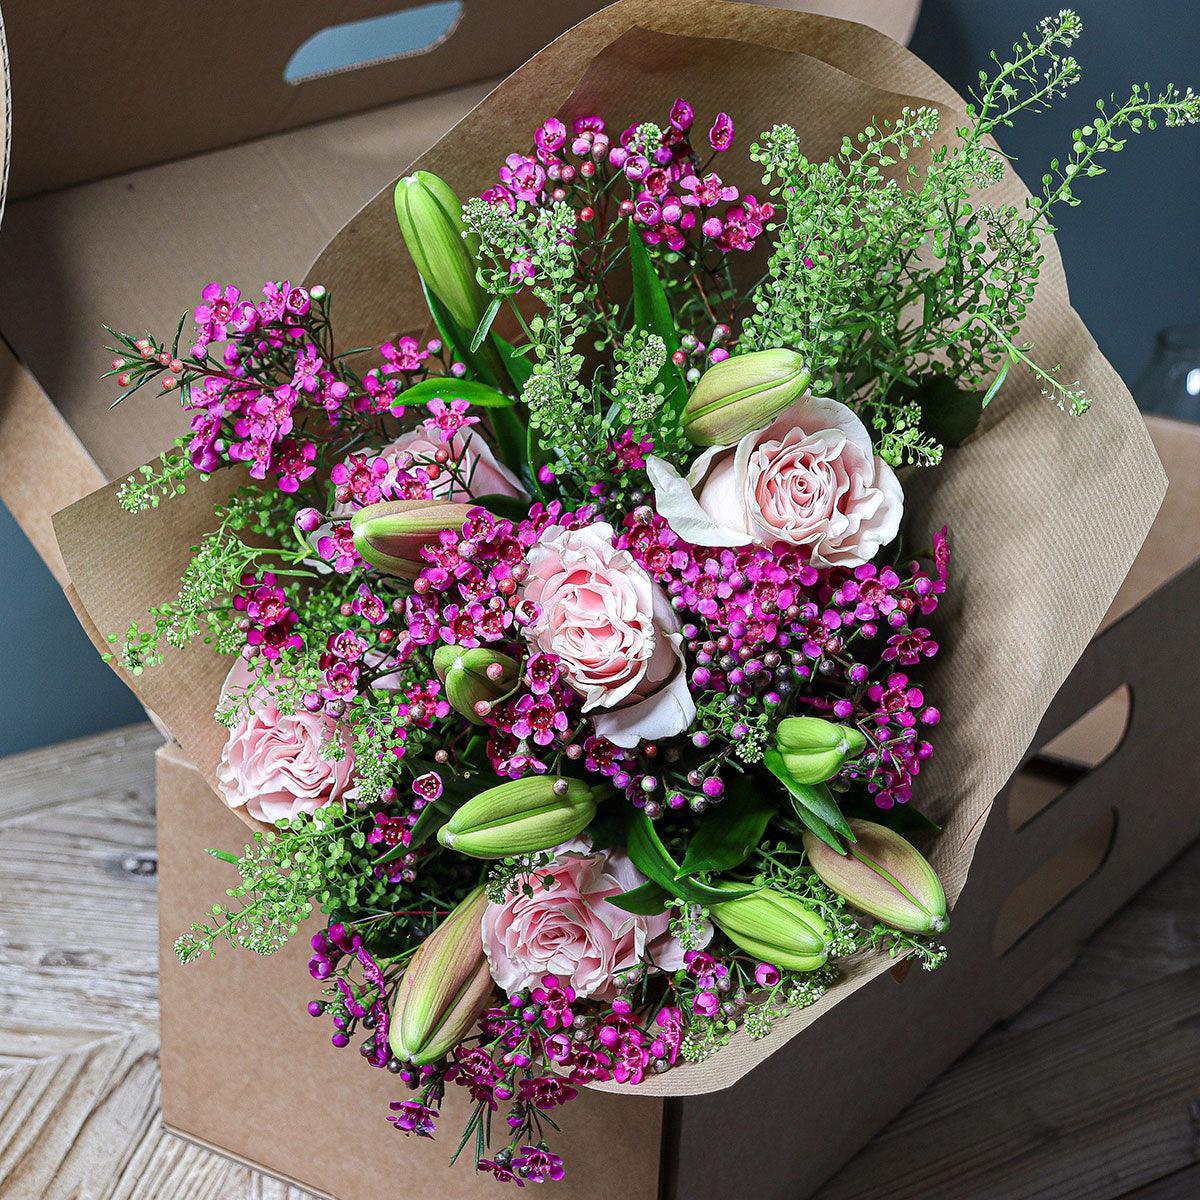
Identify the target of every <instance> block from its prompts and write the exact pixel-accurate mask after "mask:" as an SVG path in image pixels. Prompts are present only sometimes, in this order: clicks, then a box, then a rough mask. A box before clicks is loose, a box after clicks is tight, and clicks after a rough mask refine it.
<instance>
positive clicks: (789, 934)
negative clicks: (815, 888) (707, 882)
mask: <svg viewBox="0 0 1200 1200" xmlns="http://www.w3.org/2000/svg"><path fill="white" fill-rule="evenodd" d="M717 886H718V887H720V888H722V889H723V890H730V891H737V890H739V889H738V887H737V885H736V884H718V885H717ZM708 910H709V915H710V916H711V917H712V919H713V920H714V921H715V922H716V923H717V926H718V927H719V928H720V929H721V931H722V932H723V933H724V934H725V936H726V937H728V938H729V940H730V941H731V942H733V944H734V945H735V946H739V947H740V948H741V949H743V950H745V951H746V953H747V954H752V955H753V956H754V957H755V958H757V959H760V960H761V961H763V962H767V963H771V964H772V965H773V966H776V967H779V968H780V969H781V970H784V971H815V970H817V968H818V967H822V966H824V965H825V960H826V959H827V958H828V957H829V927H828V926H827V925H826V924H825V922H824V921H823V920H822V919H821V918H820V917H819V916H818V915H817V914H816V913H815V912H813V910H812V909H811V908H806V907H805V906H804V905H803V904H801V903H800V901H799V900H797V899H796V897H795V896H789V895H787V893H786V892H779V891H776V890H775V889H774V888H762V889H761V890H760V891H757V892H752V893H751V894H750V895H749V896H741V897H739V898H738V899H736V900H722V901H719V902H718V903H715V904H712V903H710V904H709V906H708Z"/></svg>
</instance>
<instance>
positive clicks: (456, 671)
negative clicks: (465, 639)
mask: <svg viewBox="0 0 1200 1200" xmlns="http://www.w3.org/2000/svg"><path fill="white" fill-rule="evenodd" d="M433 669H434V670H435V671H436V672H437V675H438V678H439V679H440V680H441V681H442V683H443V684H444V685H445V688H446V699H447V700H448V701H449V702H450V707H451V708H453V709H454V711H455V712H457V713H459V714H460V715H462V716H464V717H466V718H467V720H468V721H470V722H471V723H472V724H473V725H484V724H486V723H487V722H486V721H485V720H484V717H485V715H486V709H485V711H484V712H482V713H481V712H480V711H479V710H478V709H477V708H476V705H485V706H486V705H488V704H491V703H492V701H494V700H498V699H499V698H500V697H501V696H504V695H506V694H507V693H508V692H511V691H512V689H513V685H514V684H515V683H516V682H517V673H518V672H519V671H520V664H519V663H518V662H517V660H516V659H515V658H512V657H511V656H509V655H507V654H501V653H500V651H499V650H491V649H489V648H488V647H487V646H476V647H474V648H473V649H470V650H468V649H466V648H465V647H463V646H439V647H438V648H437V649H436V650H435V651H434V652H433Z"/></svg>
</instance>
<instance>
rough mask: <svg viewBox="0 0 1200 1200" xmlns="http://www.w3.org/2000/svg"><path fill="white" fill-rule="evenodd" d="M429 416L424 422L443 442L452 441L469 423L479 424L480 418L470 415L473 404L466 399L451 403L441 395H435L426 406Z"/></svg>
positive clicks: (428, 429)
mask: <svg viewBox="0 0 1200 1200" xmlns="http://www.w3.org/2000/svg"><path fill="white" fill-rule="evenodd" d="M425 407H426V408H427V409H428V411H429V414H430V415H429V418H428V420H426V421H425V422H423V424H424V426H425V429H426V431H427V432H428V433H430V434H436V435H437V436H438V437H440V438H441V440H442V441H443V442H448V441H450V440H451V439H452V438H453V437H454V435H455V434H456V433H457V432H458V431H459V430H460V429H464V428H466V427H467V426H468V425H478V424H479V418H478V417H476V416H468V415H467V412H468V410H469V409H470V407H471V405H470V403H469V402H468V401H466V400H451V401H450V403H449V404H447V403H446V402H445V400H443V399H441V398H440V397H435V398H434V399H432V400H430V402H429V403H428V404H427V405H426V406H425Z"/></svg>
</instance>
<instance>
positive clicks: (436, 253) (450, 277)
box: [394, 171, 487, 334]
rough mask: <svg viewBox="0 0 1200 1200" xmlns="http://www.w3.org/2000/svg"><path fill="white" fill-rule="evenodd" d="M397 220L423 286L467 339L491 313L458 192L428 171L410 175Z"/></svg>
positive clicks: (398, 194) (399, 194)
mask: <svg viewBox="0 0 1200 1200" xmlns="http://www.w3.org/2000/svg"><path fill="white" fill-rule="evenodd" d="M394 199H395V202H396V220H397V221H398V222H399V224H400V233H401V235H402V236H403V238H404V243H405V245H406V246H407V247H408V252H409V254H411V255H412V259H413V262H414V263H415V264H416V268H417V270H418V271H419V272H420V273H421V278H422V279H423V280H424V281H425V286H426V287H427V288H429V290H430V291H431V292H432V293H433V294H434V295H435V296H436V297H437V298H438V299H439V300H440V301H441V302H442V304H443V305H445V307H446V311H447V312H448V313H449V314H450V316H451V317H453V318H454V320H455V321H456V322H458V324H459V325H460V326H461V327H462V329H463V330H464V331H465V332H466V333H467V334H472V333H474V332H475V327H476V326H477V325H478V324H479V322H480V320H481V319H482V317H483V313H484V310H485V309H486V308H487V300H486V299H485V297H484V294H483V289H482V288H481V287H480V286H479V280H478V279H477V278H476V275H475V272H476V270H477V269H478V266H479V244H478V239H477V238H476V237H474V236H473V235H471V236H464V235H465V234H466V226H465V225H464V224H463V217H462V205H461V204H460V203H459V200H458V197H457V196H456V195H455V194H454V189H453V188H451V186H450V185H449V184H448V183H447V182H446V181H445V180H444V179H441V178H439V177H438V176H437V175H434V174H432V173H431V172H429V171H417V172H416V173H415V174H413V175H406V176H404V178H403V179H401V180H399V182H397V184H396V191H395V194H394Z"/></svg>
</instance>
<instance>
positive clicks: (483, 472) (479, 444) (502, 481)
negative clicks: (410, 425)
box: [379, 427, 526, 500]
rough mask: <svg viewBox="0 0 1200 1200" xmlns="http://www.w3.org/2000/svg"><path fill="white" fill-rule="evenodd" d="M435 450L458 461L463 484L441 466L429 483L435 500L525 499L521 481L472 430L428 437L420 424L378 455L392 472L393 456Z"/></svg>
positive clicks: (422, 454)
mask: <svg viewBox="0 0 1200 1200" xmlns="http://www.w3.org/2000/svg"><path fill="white" fill-rule="evenodd" d="M439 450H448V451H449V452H450V457H451V459H453V460H454V461H456V462H457V463H458V467H457V468H456V470H457V473H458V474H459V475H460V476H461V477H462V479H463V483H465V485H466V486H465V487H464V486H463V484H462V483H459V481H458V479H456V478H455V477H454V475H452V474H451V473H450V471H448V470H446V469H445V468H443V469H442V473H441V475H440V476H439V477H438V478H437V479H435V480H434V481H433V483H432V484H431V485H430V490H431V491H432V492H433V494H434V496H435V497H436V498H437V499H438V500H473V499H478V498H479V497H480V496H515V497H518V498H520V499H525V498H526V493H525V489H524V488H523V487H522V486H521V481H520V480H519V479H518V478H517V477H516V475H514V474H513V473H512V471H510V470H509V469H508V468H507V467H506V466H505V465H504V464H503V463H502V462H500V460H499V459H497V458H496V456H495V454H494V453H493V452H492V448H491V446H489V445H488V443H487V439H486V438H484V436H483V435H482V434H480V433H478V432H476V431H475V430H474V429H470V428H467V429H462V430H459V432H458V433H456V434H455V435H454V436H453V437H452V438H451V439H450V441H448V442H443V441H441V440H440V439H438V438H435V437H430V435H429V434H428V433H426V431H425V430H424V429H422V428H420V427H418V428H416V429H410V430H409V431H408V432H407V433H402V434H401V435H400V436H399V437H398V438H397V439H396V440H395V441H394V442H392V444H391V445H390V446H385V447H384V448H383V449H382V450H381V451H379V453H380V455H381V456H382V457H383V458H385V459H387V460H388V463H389V464H391V470H390V472H389V474H391V475H394V474H395V471H396V467H395V461H396V457H397V456H398V455H400V454H403V453H408V454H411V455H413V456H414V457H416V458H420V459H425V460H431V459H432V458H433V456H434V455H435V454H436V453H437V452H438V451H439Z"/></svg>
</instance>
